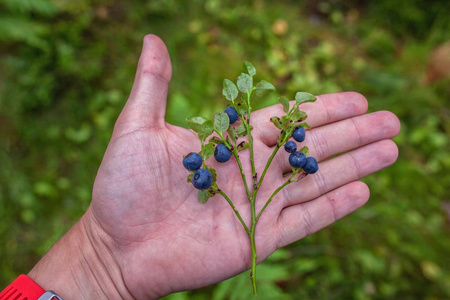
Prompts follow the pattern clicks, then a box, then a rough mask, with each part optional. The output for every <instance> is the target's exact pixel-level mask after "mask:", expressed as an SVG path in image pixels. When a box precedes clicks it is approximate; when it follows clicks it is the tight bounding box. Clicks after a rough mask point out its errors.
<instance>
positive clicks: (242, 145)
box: [236, 142, 250, 151]
mask: <svg viewBox="0 0 450 300" xmlns="http://www.w3.org/2000/svg"><path fill="white" fill-rule="evenodd" d="M236 148H237V151H242V150H245V149H248V148H250V143H249V142H241V143H240V144H239V145H237V147H236Z"/></svg>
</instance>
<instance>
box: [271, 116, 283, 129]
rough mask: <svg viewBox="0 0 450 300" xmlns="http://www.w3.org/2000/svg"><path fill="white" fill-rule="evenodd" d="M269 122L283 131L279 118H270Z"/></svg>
mask: <svg viewBox="0 0 450 300" xmlns="http://www.w3.org/2000/svg"><path fill="white" fill-rule="evenodd" d="M270 122H272V123H273V125H275V127H276V128H278V129H284V126H283V123H281V119H280V118H279V117H272V118H270Z"/></svg>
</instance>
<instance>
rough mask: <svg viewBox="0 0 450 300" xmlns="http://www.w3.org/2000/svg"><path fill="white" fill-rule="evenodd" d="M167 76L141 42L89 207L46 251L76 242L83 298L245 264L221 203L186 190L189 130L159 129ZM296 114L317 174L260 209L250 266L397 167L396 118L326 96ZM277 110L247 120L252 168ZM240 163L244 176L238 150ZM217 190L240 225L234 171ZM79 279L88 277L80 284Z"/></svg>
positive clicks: (275, 178)
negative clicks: (305, 127) (303, 123)
mask: <svg viewBox="0 0 450 300" xmlns="http://www.w3.org/2000/svg"><path fill="white" fill-rule="evenodd" d="M170 79H171V64H170V58H169V54H168V52H167V50H166V47H165V45H164V43H163V42H162V41H161V40H160V39H159V38H158V37H156V36H153V35H148V36H146V37H145V39H144V46H143V50H142V54H141V58H140V60H139V65H138V70H137V74H136V78H135V82H134V86H133V88H132V91H131V94H130V97H129V99H128V101H127V103H126V105H125V107H124V109H123V111H122V113H121V114H120V116H119V118H118V120H117V122H116V125H115V128H114V132H113V135H112V138H111V141H110V143H109V146H108V149H107V151H106V153H105V156H104V158H103V161H102V164H101V166H100V169H99V171H98V174H97V177H96V180H95V184H94V189H93V198H92V203H91V206H90V207H89V209H88V211H87V212H86V214H85V215H84V216H83V218H82V219H81V221H80V222H79V223H78V224H77V225H76V226H75V227H74V229H73V230H71V232H69V234H68V235H72V236H74V237H72V238H67V237H65V241H64V238H63V240H62V241H60V242H59V243H58V244H59V246H58V244H57V245H56V246H55V247H54V248H56V249H55V250H53V249H52V251H53V252H54V255H57V254H56V252H57V251H58V248H65V249H67V246H65V245H64V244H67V245H70V244H74V243H75V244H76V245H78V246H77V247H69V248H72V251H74V249H76V248H78V249H80V251H81V252H82V253H83V254H81V255H79V254H76V253H74V254H73V256H72V259H73V261H74V262H76V261H77V259H76V258H77V257H80V256H81V257H82V258H83V259H82V261H81V262H79V263H78V264H77V265H78V266H79V267H81V268H82V269H83V270H86V271H84V272H79V273H81V275H80V274H77V275H73V276H75V277H77V280H76V281H77V282H78V283H77V287H78V288H79V289H80V287H81V288H83V287H84V288H85V289H84V291H82V292H81V294H82V295H84V296H85V297H86V298H90V296H92V295H93V294H95V295H97V297H100V298H102V297H104V298H109V299H116V298H124V299H126V298H137V299H153V298H158V297H161V296H164V295H166V294H169V293H172V292H176V291H181V290H187V289H194V288H199V287H202V286H206V285H208V284H212V283H216V282H219V281H221V280H224V279H226V278H229V277H231V276H234V275H236V274H238V273H241V272H242V271H244V270H246V269H248V268H249V267H250V266H251V256H250V244H249V241H248V235H247V233H246V232H245V231H244V230H243V228H242V226H241V224H240V222H239V221H238V219H237V218H236V217H235V215H234V213H233V211H232V210H231V209H230V207H229V206H228V203H227V202H226V201H225V200H224V199H223V198H221V197H220V195H216V196H215V197H213V198H211V199H210V200H208V202H207V203H206V204H202V203H199V202H198V200H197V190H195V189H194V188H193V187H192V186H191V185H190V184H188V183H186V175H187V173H186V171H185V170H184V168H183V167H182V163H181V161H182V159H183V155H184V154H186V153H188V152H191V151H193V150H199V149H200V144H199V142H198V139H197V135H196V134H195V133H194V132H192V131H191V130H187V129H185V128H181V127H177V126H173V125H170V124H168V123H166V122H165V119H164V116H165V107H166V99H167V91H168V85H169V82H170ZM301 109H302V110H304V111H306V112H307V113H308V123H309V124H310V125H311V126H312V129H311V130H309V131H307V135H306V136H307V137H306V141H305V142H304V143H305V144H308V146H309V148H310V153H311V155H313V156H315V157H316V158H317V159H318V161H320V170H319V172H318V173H316V174H314V176H307V177H306V178H304V179H302V180H301V181H299V182H297V183H293V184H291V185H289V186H288V187H287V188H286V189H284V190H283V192H282V193H280V194H278V195H277V196H276V198H275V199H274V201H273V202H272V203H271V204H270V205H269V206H268V207H267V209H266V211H265V213H264V214H263V215H262V217H261V219H260V220H259V222H258V225H257V229H256V248H257V251H258V261H259V262H260V261H262V260H264V259H265V258H266V257H267V256H269V255H270V254H271V253H272V252H273V251H275V250H276V249H278V248H280V247H283V246H285V245H287V244H290V243H292V242H294V241H297V240H299V239H301V238H303V237H305V236H306V235H309V234H312V233H314V232H316V231H318V230H320V229H321V228H323V227H325V226H327V225H329V224H331V223H333V222H334V221H336V220H337V219H339V218H341V217H343V216H345V215H347V214H348V213H350V212H352V211H354V210H355V209H357V208H359V207H360V206H362V205H363V204H364V203H365V202H366V201H367V200H368V198H369V189H368V187H367V186H366V185H365V184H364V183H362V182H360V181H358V180H359V179H360V178H362V177H364V176H367V175H369V174H371V173H373V172H376V171H378V170H380V169H382V168H384V167H387V166H389V165H391V164H392V163H394V162H395V160H396V159H397V155H398V150H397V147H396V145H395V144H394V143H393V142H392V141H391V140H390V138H392V137H394V136H396V135H397V134H398V132H399V130H400V123H399V121H398V119H397V117H396V116H395V115H394V114H392V113H390V112H387V111H380V112H375V113H370V114H366V111H367V101H366V99H365V98H364V97H363V96H362V95H360V94H358V93H354V92H345V93H337V94H326V95H322V96H318V97H317V101H316V102H315V103H308V104H302V105H301ZM281 114H282V107H281V105H274V106H271V107H268V108H265V109H262V110H259V111H256V112H254V113H253V114H252V125H253V126H254V131H253V138H254V148H255V164H256V169H257V172H261V171H262V169H263V168H264V166H265V163H266V160H267V157H269V156H270V154H271V152H272V148H273V147H274V146H275V144H276V142H277V137H278V135H279V130H278V129H276V128H275V127H274V126H273V124H272V123H271V122H270V117H271V116H273V115H281ZM247 152H248V151H247ZM340 153H344V154H342V155H340V156H337V157H334V156H335V155H337V154H340ZM287 156H288V154H287V153H285V152H284V151H281V152H280V153H278V154H277V156H276V157H275V160H274V162H273V164H272V166H271V167H270V169H269V171H268V173H267V175H266V180H265V182H264V184H263V185H262V186H261V188H260V191H259V194H258V199H257V200H256V201H257V204H256V206H257V208H261V207H262V205H263V204H264V202H265V200H267V198H268V197H269V196H270V195H271V194H272V192H273V191H274V190H275V189H276V188H277V187H278V186H280V184H282V183H283V182H284V180H285V179H284V178H283V176H282V175H283V174H284V173H286V172H288V171H290V170H291V168H290V166H289V164H288V161H287ZM240 157H241V161H242V162H243V164H244V166H243V167H244V170H246V171H247V173H248V172H249V169H250V163H249V157H248V153H246V152H245V151H244V152H242V153H241V154H240ZM330 157H333V158H332V159H329V160H327V159H328V158H330ZM210 164H211V165H213V166H214V165H215V164H217V163H216V162H211V163H210ZM249 177H250V176H249ZM217 183H218V185H219V187H220V188H221V189H222V190H223V191H226V193H227V194H228V196H230V198H231V199H232V200H233V202H234V204H235V206H236V207H237V209H238V210H239V211H240V212H241V215H242V216H243V218H244V221H246V222H248V220H249V216H250V211H249V210H250V206H249V203H248V200H247V198H246V193H245V189H244V186H243V184H242V181H241V177H240V173H239V170H238V166H237V165H236V164H234V163H228V164H224V165H221V166H220V172H219V173H218V178H217ZM249 184H251V182H249ZM71 241H72V242H71ZM73 241H75V242H73ZM52 251H50V253H49V254H47V258H46V257H44V259H43V260H42V261H41V262H40V263H39V264H40V265H39V264H38V265H37V266H36V267H35V269H33V270H32V272H30V276H34V277H35V278H36V280H37V282H38V283H39V280H40V281H41V282H43V284H44V285H45V282H46V278H47V277H46V276H45V272H49V270H52V268H50V267H48V265H49V259H51V258H50V257H48V256H49V255H50V254H51V253H52ZM83 260H84V262H83ZM46 261H47V263H46ZM69 268H70V269H71V270H72V269H73V268H74V267H73V266H70V267H69ZM72 273H73V271H72ZM83 274H85V275H83ZM63 277H64V276H63ZM83 279H84V280H85V279H89V280H87V283H83V284H81V283H80V282H82V281H83ZM93 286H94V287H95V288H92V287H93ZM89 288H91V291H86V289H87V290H89ZM60 293H61V295H62V296H64V292H60ZM68 297H69V298H71V296H70V295H69V296H68Z"/></svg>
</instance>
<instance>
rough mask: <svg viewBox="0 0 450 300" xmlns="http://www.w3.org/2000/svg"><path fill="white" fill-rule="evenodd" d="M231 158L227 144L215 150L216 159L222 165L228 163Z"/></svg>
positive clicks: (218, 146)
mask: <svg viewBox="0 0 450 300" xmlns="http://www.w3.org/2000/svg"><path fill="white" fill-rule="evenodd" d="M230 157H231V151H230V149H228V148H227V146H225V144H219V145H217V146H216V150H214V158H215V159H216V160H217V161H218V162H221V163H224V162H227V161H228V160H229V159H230Z"/></svg>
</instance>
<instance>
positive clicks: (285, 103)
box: [278, 96, 289, 113]
mask: <svg viewBox="0 0 450 300" xmlns="http://www.w3.org/2000/svg"><path fill="white" fill-rule="evenodd" d="M278 102H280V103H281V105H283V110H284V112H285V113H287V112H289V99H288V98H287V97H285V96H281V97H280V98H278Z"/></svg>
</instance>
